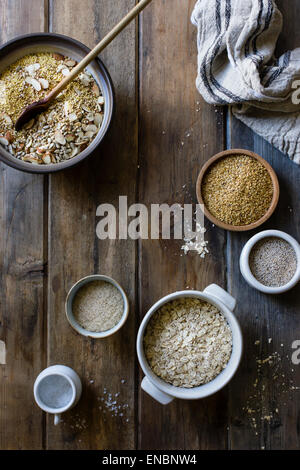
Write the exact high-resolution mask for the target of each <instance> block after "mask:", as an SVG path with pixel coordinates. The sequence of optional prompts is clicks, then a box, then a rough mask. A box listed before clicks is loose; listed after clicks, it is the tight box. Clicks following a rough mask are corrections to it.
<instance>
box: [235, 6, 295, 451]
mask: <svg viewBox="0 0 300 470" xmlns="http://www.w3.org/2000/svg"><path fill="white" fill-rule="evenodd" d="M278 6H279V8H280V9H281V11H283V13H284V31H283V35H282V37H281V38H280V42H279V50H283V49H285V48H286V47H296V46H297V45H299V44H298V43H299V41H297V37H298V36H297V34H298V33H297V31H298V29H297V20H296V18H297V15H296V11H297V8H299V2H297V1H296V0H295V1H291V2H289V3H288V6H287V5H286V2H283V1H280V2H278ZM282 7H283V8H284V9H283V8H282ZM231 145H232V147H233V148H234V147H241V148H248V149H251V150H254V151H255V152H257V153H258V154H260V155H262V156H263V157H264V158H265V159H266V160H267V161H269V163H270V164H271V165H272V166H273V168H274V169H275V171H276V173H277V175H278V177H279V182H280V187H281V196H280V203H279V207H278V209H277V210H276V213H275V214H274V216H273V217H272V218H271V220H270V221H269V222H268V223H267V224H265V225H263V226H262V227H261V228H259V230H257V232H258V231H261V230H265V229H268V228H275V229H278V230H283V231H286V232H288V233H290V234H291V235H292V236H294V237H295V238H296V239H298V240H300V223H299V213H300V202H299V184H300V168H299V167H298V166H296V165H295V164H293V163H292V162H291V161H290V160H289V159H288V158H287V157H286V156H284V155H282V154H281V153H280V152H278V151H276V150H275V149H273V148H272V147H271V145H269V144H268V143H267V142H265V141H264V140H262V139H261V138H260V137H258V136H257V135H254V134H253V133H252V132H251V131H250V130H249V129H248V128H247V127H246V126H244V125H242V124H241V123H240V122H238V121H237V120H233V121H232V128H231ZM253 234H254V233H253V232H249V233H245V234H242V235H241V234H232V235H230V245H229V246H230V250H229V258H228V263H229V265H230V266H231V269H230V272H229V282H230V286H231V288H232V292H233V295H235V296H236V297H237V298H238V307H237V312H238V317H239V319H240V322H241V325H242V328H243V331H244V338H245V353H244V359H243V363H242V367H241V369H240V371H239V372H238V374H237V376H236V377H235V379H234V380H233V382H232V384H231V385H230V409H231V430H230V447H232V448H233V449H259V448H265V449H297V448H299V446H300V433H299V429H300V427H299V426H300V409H299V390H298V391H297V390H293V389H292V387H293V386H294V387H297V386H298V387H299V384H300V368H299V366H296V365H293V364H292V361H291V356H292V352H293V350H292V348H291V346H292V343H293V341H294V340H296V339H299V337H300V327H299V319H298V313H299V309H300V298H299V286H297V287H296V288H294V289H293V290H292V291H290V292H289V293H286V294H284V295H282V296H267V295H263V294H260V293H259V292H257V291H255V290H253V289H252V288H250V287H249V286H248V285H247V284H246V283H245V281H244V280H243V279H242V277H241V274H240V271H239V266H238V259H239V255H240V252H241V249H242V247H243V244H244V243H245V242H246V241H247V240H248V239H249V238H250V237H251V236H252V235H253ZM269 338H272V341H270V340H269ZM256 341H259V342H260V343H259V344H257V345H255V342H256ZM274 353H278V354H279V356H280V359H276V358H275V359H273V364H271V363H269V362H267V363H266V364H265V365H264V366H263V367H262V369H261V372H260V373H258V370H257V362H256V360H257V358H258V360H265V359H266V358H268V357H269V356H270V355H272V354H274ZM274 376H275V377H277V378H275V379H274ZM257 379H258V383H257V385H256V386H255V387H254V386H253V384H254V383H255V382H256V380H257ZM251 396H252V397H253V398H250V397H251ZM243 407H246V408H250V409H251V410H252V412H251V414H249V411H248V413H247V410H244V411H243ZM276 410H277V411H276ZM254 424H256V427H255V426H254Z"/></svg>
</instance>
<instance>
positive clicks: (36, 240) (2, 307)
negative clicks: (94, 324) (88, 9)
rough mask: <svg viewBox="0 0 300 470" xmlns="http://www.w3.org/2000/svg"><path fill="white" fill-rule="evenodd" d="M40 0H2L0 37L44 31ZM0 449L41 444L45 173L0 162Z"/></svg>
mask: <svg viewBox="0 0 300 470" xmlns="http://www.w3.org/2000/svg"><path fill="white" fill-rule="evenodd" d="M46 24H47V2H45V1H44V0H3V1H1V5H0V41H1V43H4V42H5V41H7V40H9V39H12V38H13V37H15V36H18V35H20V34H24V33H29V32H33V31H43V30H44V29H45V27H46ZM0 175H1V177H0V201H1V205H0V231H1V232H0V290H1V298H0V339H1V340H3V341H4V342H5V343H6V349H7V359H6V360H7V364H6V365H0V449H41V448H42V447H43V437H44V433H43V422H44V418H43V413H42V412H41V411H40V410H39V408H38V407H37V406H36V405H35V404H34V398H33V382H34V380H35V377H36V375H37V374H38V373H39V372H40V370H41V369H42V368H43V366H44V363H45V354H44V352H45V341H44V326H45V324H44V320H45V318H46V312H45V311H44V296H43V292H44V291H43V285H44V279H45V263H46V253H44V248H45V246H44V240H43V239H44V237H43V235H44V224H45V223H47V221H45V220H44V216H43V205H44V191H43V188H44V178H43V177H42V176H31V175H28V174H25V173H21V172H19V171H16V170H13V169H11V168H9V167H7V166H5V165H4V164H1V165H0Z"/></svg>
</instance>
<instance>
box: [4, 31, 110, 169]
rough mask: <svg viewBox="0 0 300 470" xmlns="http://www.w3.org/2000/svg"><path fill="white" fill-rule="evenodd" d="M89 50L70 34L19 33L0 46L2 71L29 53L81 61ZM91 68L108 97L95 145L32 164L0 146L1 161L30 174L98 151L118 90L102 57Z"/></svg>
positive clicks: (69, 163)
mask: <svg viewBox="0 0 300 470" xmlns="http://www.w3.org/2000/svg"><path fill="white" fill-rule="evenodd" d="M89 51H90V49H89V48H88V47H86V46H85V45H84V44H82V43H81V42H79V41H76V40H75V39H72V38H69V37H68V36H62V35H61V34H51V33H35V34H28V35H26V36H19V37H17V38H16V39H13V40H12V41H9V42H7V43H6V44H4V45H3V46H1V48H0V74H1V73H2V72H3V71H4V70H5V69H6V68H7V67H8V66H9V65H11V64H12V63H14V62H15V61H16V60H18V59H19V58H21V57H23V56H24V55H26V54H32V53H38V52H56V53H58V54H62V55H65V56H68V57H70V58H71V59H74V60H76V61H77V62H78V61H80V60H81V59H82V58H83V57H84V56H85V55H86V54H87V53H88V52H89ZM87 68H88V70H89V72H90V73H91V74H92V75H93V77H94V79H95V80H96V82H97V84H98V86H99V87H100V89H101V91H102V94H103V97H104V100H105V105H104V118H103V122H102V126H101V128H100V129H99V132H98V134H97V136H96V137H95V139H94V140H93V141H92V142H91V144H90V145H89V146H88V147H87V148H86V149H85V150H84V151H83V152H81V153H79V154H78V155H76V157H73V158H71V159H70V160H66V161H64V162H61V163H53V164H51V165H33V164H32V163H28V162H23V161H22V160H19V159H17V158H16V157H14V156H13V155H11V154H10V153H9V152H7V151H6V150H5V149H4V148H3V147H2V146H1V145H0V160H1V161H2V162H4V163H6V164H7V165H10V166H12V167H13V168H17V169H18V170H21V171H27V172H30V173H52V172H54V171H60V170H64V169H66V168H70V167H72V166H74V165H76V164H77V163H79V162H81V161H82V160H84V159H85V158H87V157H88V156H89V155H90V154H91V153H92V152H93V151H94V150H95V148H96V147H97V146H98V145H99V144H100V142H101V141H102V140H103V138H104V136H105V135H106V133H107V131H108V129H109V126H110V123H111V120H112V116H113V111H114V90H113V84H112V80H111V78H110V75H109V73H108V71H107V70H106V68H105V66H104V64H103V63H102V61H101V60H100V59H98V58H97V59H95V60H93V61H92V62H91V64H90V65H89V66H88V67H87Z"/></svg>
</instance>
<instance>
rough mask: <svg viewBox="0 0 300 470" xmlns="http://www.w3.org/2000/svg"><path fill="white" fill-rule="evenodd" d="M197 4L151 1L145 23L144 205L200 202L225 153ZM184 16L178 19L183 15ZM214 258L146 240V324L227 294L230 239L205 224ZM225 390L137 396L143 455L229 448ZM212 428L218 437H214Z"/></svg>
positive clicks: (142, 266) (142, 253) (142, 267)
mask: <svg viewBox="0 0 300 470" xmlns="http://www.w3.org/2000/svg"><path fill="white" fill-rule="evenodd" d="M193 6H194V1H192V0H191V1H186V2H184V5H183V3H182V2H181V1H180V0H173V1H172V8H170V3H169V2H168V1H165V0H159V1H156V2H153V3H152V4H151V5H150V6H149V7H148V9H147V10H146V11H145V12H144V13H143V16H142V19H141V23H140V109H139V119H140V135H139V149H140V150H139V165H140V169H139V172H140V182H139V198H140V202H143V203H145V204H146V205H147V206H148V207H149V208H150V204H152V203H155V204H158V203H159V204H161V203H169V204H173V203H176V202H177V203H180V204H182V203H190V202H193V203H196V194H195V184H196V179H197V175H198V173H199V171H200V168H201V165H202V163H203V162H204V161H206V160H207V159H208V158H209V157H211V156H212V155H213V154H214V153H216V152H218V151H221V150H223V149H224V137H223V136H224V126H223V125H224V120H223V114H222V112H221V111H220V110H218V109H217V108H214V107H210V106H208V105H206V104H205V103H204V102H203V101H202V100H201V98H200V96H199V94H198V92H197V90H196V87H195V76H196V64H197V51H196V29H195V28H194V27H193V26H192V24H191V23H190V15H191V11H192V8H193ZM179 12H180V13H179ZM207 229H208V231H207V237H206V238H207V240H208V241H209V249H210V251H211V255H210V256H207V257H206V259H205V260H203V259H200V258H199V256H198V257H197V255H193V254H191V255H187V256H185V255H183V252H182V251H181V245H182V242H180V241H175V240H170V241H167V240H157V241H156V240H145V241H143V242H141V243H140V248H139V301H140V317H141V318H142V317H143V316H144V314H145V313H146V312H147V310H148V308H149V307H150V306H151V305H152V304H153V303H154V302H155V301H157V300H158V299H159V298H161V297H162V296H164V295H166V294H169V293H171V292H174V291H176V290H183V289H186V288H188V287H189V288H195V289H199V290H201V289H203V288H204V287H206V286H207V285H208V284H209V283H211V282H216V283H219V284H220V285H221V286H223V287H226V280H225V274H226V268H225V259H224V250H225V242H226V238H225V233H224V232H222V231H221V230H219V229H217V228H213V227H212V226H211V225H210V224H209V223H207ZM226 395H227V390H226V389H225V390H224V391H222V392H221V393H220V394H218V395H216V396H214V397H211V398H208V399H207V400H202V401H201V400H198V401H196V402H185V401H180V400H176V401H174V402H173V403H172V404H171V405H169V406H167V407H163V406H161V405H159V404H158V403H156V402H155V401H154V400H153V399H152V398H150V397H149V396H147V395H146V394H145V393H144V392H140V395H139V414H140V416H139V424H140V426H139V447H140V448H142V449H217V448H219V449H224V448H226V445H227V406H226ZM212 429H213V432H212Z"/></svg>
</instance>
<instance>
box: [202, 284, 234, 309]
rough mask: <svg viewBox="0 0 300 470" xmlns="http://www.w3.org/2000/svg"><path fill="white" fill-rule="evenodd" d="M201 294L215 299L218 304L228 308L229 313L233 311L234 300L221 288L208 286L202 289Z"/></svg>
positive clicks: (213, 285)
mask: <svg viewBox="0 0 300 470" xmlns="http://www.w3.org/2000/svg"><path fill="white" fill-rule="evenodd" d="M203 293H204V294H208V295H212V296H213V297H216V298H217V299H218V300H219V301H220V302H222V304H224V305H225V306H226V307H227V308H229V310H230V311H232V310H234V309H235V306H236V300H235V298H234V297H232V295H230V294H228V292H226V290H224V289H222V287H220V286H217V284H210V285H209V286H207V287H206V289H204V291H203Z"/></svg>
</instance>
